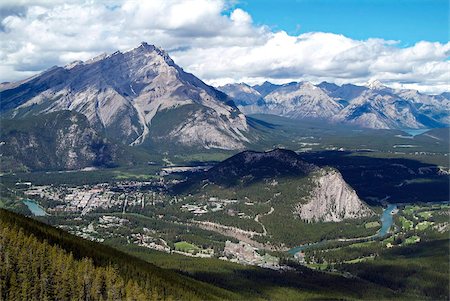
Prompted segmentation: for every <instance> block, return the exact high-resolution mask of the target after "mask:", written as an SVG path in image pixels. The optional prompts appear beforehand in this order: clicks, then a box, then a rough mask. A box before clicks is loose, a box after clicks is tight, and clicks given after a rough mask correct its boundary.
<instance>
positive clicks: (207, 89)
mask: <svg viewBox="0 0 450 301" xmlns="http://www.w3.org/2000/svg"><path fill="white" fill-rule="evenodd" d="M0 99H1V101H0V113H1V114H2V116H3V117H12V118H21V117H24V116H29V115H38V114H42V113H49V112H55V111H62V110H71V111H76V112H79V113H81V114H83V115H84V116H86V117H87V119H88V120H89V122H90V123H91V125H92V127H94V128H95V129H96V130H97V131H101V132H103V133H104V134H105V135H106V136H109V137H114V138H115V139H118V140H120V141H121V142H124V143H126V144H131V145H141V144H154V145H155V144H156V145H157V144H158V143H163V144H168V143H173V144H178V145H183V146H190V147H195V148H200V149H205V148H206V149H208V148H218V149H241V148H244V144H245V143H246V142H248V141H249V140H248V138H247V135H248V131H249V127H248V124H247V120H246V117H245V116H244V115H243V114H242V113H241V112H240V111H239V110H238V109H237V108H236V107H235V105H234V103H233V101H231V99H230V98H229V97H228V96H227V95H226V94H224V93H222V92H220V91H218V90H216V89H215V88H213V87H211V86H208V85H206V84H205V83H204V82H202V81H201V80H199V79H198V78H197V77H195V76H194V75H192V74H189V73H186V72H184V71H183V69H182V68H180V67H179V66H177V65H176V64H175V63H174V61H173V60H172V59H171V58H170V57H169V56H168V54H167V53H166V52H165V51H164V50H162V49H160V48H157V47H155V46H153V45H149V44H147V43H142V44H141V45H139V46H138V47H136V48H134V49H131V50H129V51H126V52H120V51H117V52H114V53H113V54H109V55H106V54H104V55H100V56H98V57H96V58H93V59H91V60H88V61H85V62H81V61H77V62H73V63H71V64H69V65H67V66H64V67H53V68H50V69H49V70H46V71H44V72H42V73H41V74H39V75H36V76H33V77H31V78H28V79H26V80H23V81H20V82H16V83H3V84H1V85H0Z"/></svg>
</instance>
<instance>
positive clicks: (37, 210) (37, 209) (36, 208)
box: [22, 200, 47, 216]
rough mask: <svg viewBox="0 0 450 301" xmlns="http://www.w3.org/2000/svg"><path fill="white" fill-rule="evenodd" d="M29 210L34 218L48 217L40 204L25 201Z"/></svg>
mask: <svg viewBox="0 0 450 301" xmlns="http://www.w3.org/2000/svg"><path fill="white" fill-rule="evenodd" d="M22 202H23V203H24V204H25V205H26V206H27V207H28V209H30V211H31V213H33V215H34V216H46V215H47V212H45V210H44V208H42V207H41V206H40V205H39V204H38V203H36V202H35V201H33V200H23V201H22Z"/></svg>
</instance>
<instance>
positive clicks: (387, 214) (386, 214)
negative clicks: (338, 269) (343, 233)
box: [288, 204, 397, 255]
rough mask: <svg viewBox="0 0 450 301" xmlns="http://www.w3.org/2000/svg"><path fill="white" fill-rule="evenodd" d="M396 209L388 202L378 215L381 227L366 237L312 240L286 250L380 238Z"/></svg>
mask: <svg viewBox="0 0 450 301" xmlns="http://www.w3.org/2000/svg"><path fill="white" fill-rule="evenodd" d="M396 210H397V204H389V205H388V206H387V207H386V208H385V209H384V210H383V213H382V214H381V217H380V222H381V228H380V230H378V232H377V233H376V234H374V235H372V236H368V237H356V238H350V239H346V240H343V239H339V238H338V239H331V240H322V241H319V242H314V243H309V244H304V245H300V246H298V247H294V248H292V249H290V250H289V251H288V253H289V254H292V255H293V254H295V253H298V252H300V251H304V250H306V249H308V248H310V247H317V246H321V245H324V244H327V243H329V242H336V241H354V242H359V241H365V240H369V239H376V238H381V237H384V236H386V235H387V234H388V233H389V230H390V229H391V227H392V224H393V223H394V217H393V214H394V213H395V211H396Z"/></svg>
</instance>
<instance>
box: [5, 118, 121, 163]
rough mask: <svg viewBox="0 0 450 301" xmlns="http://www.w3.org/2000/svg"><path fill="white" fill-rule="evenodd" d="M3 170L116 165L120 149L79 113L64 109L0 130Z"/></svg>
mask: <svg viewBox="0 0 450 301" xmlns="http://www.w3.org/2000/svg"><path fill="white" fill-rule="evenodd" d="M0 139H1V141H2V142H1V144H0V158H1V163H2V169H3V170H8V169H10V170H17V169H25V170H49V169H50V170H51V169H58V170H60V169H80V168H83V167H88V166H101V167H109V166H114V165H116V160H117V159H118V158H117V157H118V154H119V149H118V148H117V147H116V146H115V145H113V144H111V143H109V142H108V141H107V140H106V139H104V138H101V137H100V136H99V135H98V134H97V133H96V132H95V131H94V130H93V129H92V128H91V127H90V125H89V122H88V121H87V119H86V117H84V116H83V115H81V114H79V113H75V112H69V111H63V112H56V113H51V114H45V115H40V116H33V117H29V118H25V119H22V120H21V121H20V122H19V123H18V122H17V121H11V120H3V121H2V128H1V129H0Z"/></svg>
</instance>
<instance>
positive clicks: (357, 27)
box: [236, 0, 449, 46]
mask: <svg viewBox="0 0 450 301" xmlns="http://www.w3.org/2000/svg"><path fill="white" fill-rule="evenodd" d="M236 7H239V8H242V9H244V10H246V11H247V12H249V13H250V15H251V16H252V17H253V20H254V22H255V23H256V24H265V25H268V26H270V27H271V28H273V29H274V30H285V31H287V32H288V33H289V34H292V35H297V34H300V33H305V32H310V31H323V32H332V33H337V34H343V35H345V36H347V37H350V38H353V39H363V40H365V39H368V38H383V39H385V40H400V41H401V44H400V45H401V46H409V45H411V44H414V43H415V42H418V41H422V40H425V41H432V42H441V43H446V42H447V41H448V40H449V19H448V18H449V1H448V0H277V1H274V0H240V1H238V3H237V4H236Z"/></svg>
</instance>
